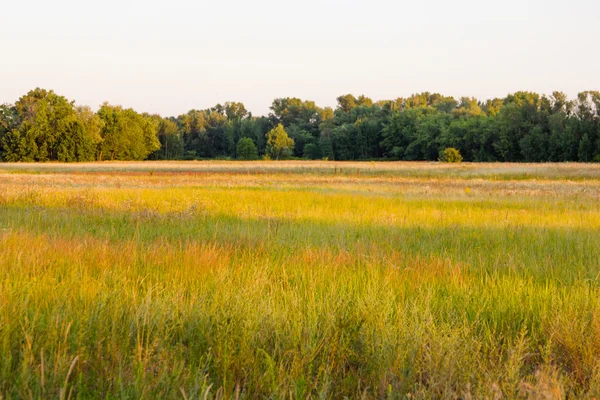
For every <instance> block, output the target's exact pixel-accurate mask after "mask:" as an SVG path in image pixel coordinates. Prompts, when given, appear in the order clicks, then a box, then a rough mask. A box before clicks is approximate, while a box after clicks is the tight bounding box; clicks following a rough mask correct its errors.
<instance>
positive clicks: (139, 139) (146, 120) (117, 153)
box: [98, 103, 160, 161]
mask: <svg viewBox="0 0 600 400" xmlns="http://www.w3.org/2000/svg"><path fill="white" fill-rule="evenodd" d="M98 116H99V117H100V119H102V121H103V123H104V126H103V128H102V142H101V143H100V146H99V148H100V149H99V155H98V159H99V160H100V161H102V160H103V159H110V160H145V159H146V158H147V157H148V156H149V155H150V154H151V153H152V152H154V151H156V150H158V149H159V148H160V141H159V140H158V136H157V131H158V126H156V123H155V121H153V119H152V118H151V117H150V116H149V115H142V114H138V113H137V112H135V111H134V110H132V109H130V108H128V109H123V108H122V107H121V106H111V105H109V104H108V103H104V104H103V105H102V107H100V110H98Z"/></svg>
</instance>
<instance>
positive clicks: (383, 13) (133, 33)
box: [0, 0, 600, 116]
mask: <svg viewBox="0 0 600 400" xmlns="http://www.w3.org/2000/svg"><path fill="white" fill-rule="evenodd" d="M0 15H2V18H0V50H1V52H2V56H1V57H0V103H5V102H10V103H12V102H14V101H15V100H17V99H18V98H19V97H20V96H22V95H23V94H25V93H26V92H27V91H29V90H30V89H33V88H35V87H43V88H46V89H53V90H54V91H56V92H57V93H59V94H62V95H64V96H66V97H67V98H69V99H70V100H75V101H76V103H77V104H86V105H89V106H91V107H92V108H93V109H96V108H97V107H98V106H99V105H100V104H101V103H102V102H104V101H109V102H110V103H111V104H121V105H123V106H125V107H133V108H134V109H136V110H137V111H140V112H142V111H147V112H152V113H159V114H161V115H163V116H170V115H178V114H182V113H185V112H187V111H188V110H189V109H192V108H196V109H203V108H208V107H211V106H213V105H215V104H217V103H223V102H225V101H241V102H243V103H244V104H245V105H246V108H248V109H249V110H250V111H252V112H253V113H254V114H255V115H261V114H267V113H268V111H269V106H270V105H271V102H272V100H273V99H274V98H276V97H300V98H302V99H304V100H314V101H315V102H316V103H317V104H318V105H320V106H335V104H336V101H335V99H336V97H337V96H339V95H341V94H346V93H353V94H355V95H359V94H365V95H367V96H369V97H372V98H373V99H374V100H378V99H388V98H396V97H406V96H409V95H411V94H412V93H416V92H422V91H430V92H440V93H442V94H445V95H452V96H455V97H460V96H475V97H478V98H480V99H487V98H493V97H503V96H505V95H506V94H507V93H509V92H514V91H517V90H531V91H536V92H539V93H548V94H549V93H551V92H552V91H554V90H561V91H564V92H566V93H567V94H568V95H569V96H572V97H573V96H575V95H576V93H577V92H579V91H582V90H598V89H599V87H600V48H599V46H598V39H599V38H600V2H599V1H598V0H570V1H558V0H504V1H494V2H482V1H479V0H478V1H475V0H456V1H448V0H429V1H426V2H424V1H417V0H413V1H410V2H409V1H402V0H396V1H394V0H371V1H364V0H363V1H357V0H346V1H342V0H303V1H294V2H290V1H282V0H280V1H275V0H254V1H248V0H231V1H228V2H218V1H211V2H206V1H192V0H170V1H165V0H160V1H157V0H144V1H142V0H118V1H117V0H104V1H102V2H88V1H82V0H77V1H75V0H54V1H48V0H29V1H17V0H15V1H3V2H2V4H1V5H0Z"/></svg>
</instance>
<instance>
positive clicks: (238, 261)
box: [0, 162, 600, 398]
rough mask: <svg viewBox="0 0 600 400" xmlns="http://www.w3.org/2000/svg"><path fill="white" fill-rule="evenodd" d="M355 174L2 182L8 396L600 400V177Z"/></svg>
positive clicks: (142, 174) (44, 172)
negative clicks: (599, 399)
mask: <svg viewBox="0 0 600 400" xmlns="http://www.w3.org/2000/svg"><path fill="white" fill-rule="evenodd" d="M336 164H341V163H336ZM197 165H200V166H201V167H197ZM344 165H345V167H344V168H350V166H352V167H351V168H358V169H361V168H362V169H367V168H372V169H374V170H376V171H378V170H381V171H390V170H393V171H392V172H387V173H383V174H381V175H377V174H376V173H371V174H366V173H360V174H359V173H356V171H354V172H353V173H347V172H344V171H342V172H341V173H338V172H335V171H334V172H335V173H329V172H331V171H329V172H324V171H323V169H326V168H327V169H331V164H329V163H322V162H316V163H299V162H290V163H224V162H214V163H204V162H198V163H196V162H194V163H125V164H123V163H108V164H91V165H82V164H73V165H58V164H43V165H26V168H28V169H29V170H28V171H26V173H14V172H15V171H16V170H17V169H18V168H21V165H18V166H16V167H15V165H6V166H5V165H2V166H0V170H5V171H6V172H4V173H0V396H2V397H7V398H13V397H25V398H29V397H32V398H48V397H62V398H68V397H85V398H98V397H108V398H113V397H135V398H181V397H183V398H205V397H215V398H231V397H247V398H255V397H275V398H280V397H291V398H307V397H310V398H312V397H323V398H342V397H344V396H347V397H366V398H373V397H377V398H381V397H391V398H394V397H403V398H408V397H411V398H502V397H506V398H518V397H521V398H563V397H578V398H581V397H584V398H585V397H588V398H594V397H597V396H598V395H600V379H599V377H600V358H599V357H598V354H600V300H599V299H600V291H599V289H598V288H599V286H598V284H599V283H600V250H599V246H598V243H600V205H599V202H598V199H599V197H598V196H599V192H600V182H599V180H598V179H597V178H596V177H597V173H598V169H597V167H596V166H589V167H588V166H583V165H541V166H538V165H520V164H519V165H500V164H499V165H468V166H466V167H465V168H467V169H468V170H469V175H465V176H461V173H460V172H456V171H462V170H461V168H463V167H448V166H444V165H437V164H431V165H430V164H410V163H393V164H392V163H389V164H388V163H385V164H373V163H364V164H351V163H348V164H346V163H344ZM355 165H357V166H355ZM159 167H160V168H163V169H165V170H163V171H159V170H158V168H159ZM242 167H243V168H259V169H264V171H263V170H260V171H258V170H254V171H250V172H248V171H240V170H239V168H242ZM57 168H59V169H61V170H60V171H58V170H57ZM148 168H151V169H156V171H150V170H148ZM196 168H203V169H213V170H212V171H209V172H207V171H201V172H198V171H196V170H195V169H196ZM269 168H273V171H272V172H269V171H266V170H267V169H269ZM281 168H288V169H290V168H291V169H296V170H298V169H300V170H302V171H301V173H298V171H295V172H294V171H282V170H281ZM334 168H338V167H336V166H334ZM519 168H520V169H524V170H525V171H526V172H522V171H521V172H518V174H522V173H527V174H531V171H532V170H535V171H538V172H537V173H540V174H542V175H544V176H545V178H544V179H538V178H536V179H532V178H531V177H530V176H529V177H527V178H524V177H523V176H521V175H519V176H516V175H515V174H516V172H515V171H516V170H517V169H519ZM107 169H110V171H108V170H107ZM175 169H177V170H175ZM429 169H431V170H435V171H442V172H441V173H440V174H438V175H435V176H429V177H428V176H426V175H425V174H424V172H423V171H425V172H427V171H428V170H429ZM492 169H502V170H503V171H505V172H506V171H507V170H510V171H511V172H510V174H513V175H514V176H513V178H514V179H513V178H510V176H508V175H506V174H505V176H504V178H503V179H498V180H497V179H494V178H493V177H491V176H490V175H489V174H490V172H489V171H491V170H492ZM75 170H77V171H78V172H75ZM122 170H129V171H131V170H135V171H134V172H133V173H132V172H121V171H122ZM407 171H409V172H407ZM21 172H23V171H21ZM413 172H414V174H413ZM493 173H495V172H493ZM410 174H413V175H414V176H411V175H410ZM566 175H568V176H569V177H565V176H566Z"/></svg>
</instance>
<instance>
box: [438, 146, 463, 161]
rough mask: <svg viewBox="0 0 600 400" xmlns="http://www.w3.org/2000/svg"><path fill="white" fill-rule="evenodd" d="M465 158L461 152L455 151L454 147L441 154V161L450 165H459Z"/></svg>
mask: <svg viewBox="0 0 600 400" xmlns="http://www.w3.org/2000/svg"><path fill="white" fill-rule="evenodd" d="M462 160H463V158H462V156H461V155H460V151H458V150H457V149H455V148H454V147H447V148H446V149H445V150H444V151H442V152H441V153H440V161H443V162H449V163H459V162H462Z"/></svg>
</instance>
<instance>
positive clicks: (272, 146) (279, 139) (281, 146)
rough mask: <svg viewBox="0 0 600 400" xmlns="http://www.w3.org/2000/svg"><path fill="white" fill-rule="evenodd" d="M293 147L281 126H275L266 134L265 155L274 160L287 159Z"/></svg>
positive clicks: (292, 141) (292, 142) (291, 140)
mask: <svg viewBox="0 0 600 400" xmlns="http://www.w3.org/2000/svg"><path fill="white" fill-rule="evenodd" d="M293 146H294V140H293V139H290V137H289V136H288V134H287V132H286V131H285V128H284V127H283V125H282V124H279V125H277V126H276V127H275V128H273V129H271V130H270V131H269V133H267V154H268V155H269V156H270V157H271V158H274V159H276V160H279V159H282V158H285V157H289V155H290V154H291V150H292V148H293Z"/></svg>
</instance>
